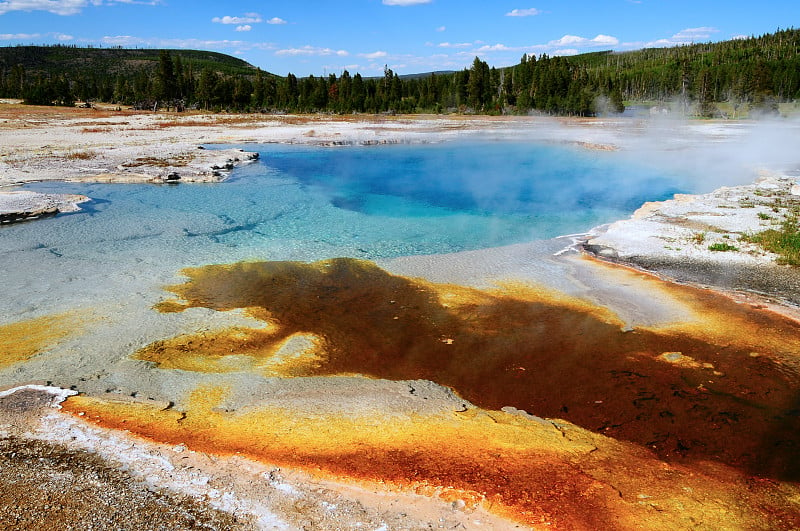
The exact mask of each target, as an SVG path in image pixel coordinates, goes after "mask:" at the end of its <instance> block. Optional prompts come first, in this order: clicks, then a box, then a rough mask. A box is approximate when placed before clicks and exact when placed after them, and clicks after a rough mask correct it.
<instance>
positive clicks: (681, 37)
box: [625, 26, 719, 49]
mask: <svg viewBox="0 0 800 531" xmlns="http://www.w3.org/2000/svg"><path fill="white" fill-rule="evenodd" d="M715 33H719V30H718V29H717V28H712V27H708V26H703V27H700V28H686V29H682V30H681V31H679V32H678V33H676V34H675V35H673V36H672V37H669V38H665V39H657V40H654V41H649V42H626V43H625V48H629V49H636V48H666V47H669V46H681V45H683V44H692V43H695V42H698V41H700V42H704V41H708V40H710V39H711V36H712V35H714V34H715Z"/></svg>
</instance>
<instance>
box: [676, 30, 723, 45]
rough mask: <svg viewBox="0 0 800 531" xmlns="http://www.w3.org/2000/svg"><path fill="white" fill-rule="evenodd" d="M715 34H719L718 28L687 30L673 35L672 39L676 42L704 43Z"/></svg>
mask: <svg viewBox="0 0 800 531" xmlns="http://www.w3.org/2000/svg"><path fill="white" fill-rule="evenodd" d="M715 33H719V30H718V29H717V28H709V27H702V28H686V29H683V30H681V31H679V32H678V33H676V34H675V35H673V36H672V38H673V40H676V41H686V40H689V41H691V42H695V41H704V40H707V39H709V38H711V36H712V35H713V34H715Z"/></svg>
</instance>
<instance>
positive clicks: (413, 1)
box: [383, 0, 433, 6]
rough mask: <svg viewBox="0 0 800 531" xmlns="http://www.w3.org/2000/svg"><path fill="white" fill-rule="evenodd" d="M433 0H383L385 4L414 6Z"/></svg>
mask: <svg viewBox="0 0 800 531" xmlns="http://www.w3.org/2000/svg"><path fill="white" fill-rule="evenodd" d="M432 1H433V0H383V5H385V6H415V5H418V4H430V3H431V2H432Z"/></svg>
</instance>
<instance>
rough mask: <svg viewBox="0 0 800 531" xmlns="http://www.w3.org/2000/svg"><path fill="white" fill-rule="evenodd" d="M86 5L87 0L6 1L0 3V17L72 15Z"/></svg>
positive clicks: (95, 3)
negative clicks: (13, 14)
mask: <svg viewBox="0 0 800 531" xmlns="http://www.w3.org/2000/svg"><path fill="white" fill-rule="evenodd" d="M88 4H89V1H88V0H8V1H6V2H0V15H2V14H4V13H8V12H9V11H49V12H50V13H55V14H56V15H74V14H76V13H80V11H81V10H82V9H83V8H84V7H86V6H87V5H88ZM92 4H93V5H99V2H96V1H93V2H92Z"/></svg>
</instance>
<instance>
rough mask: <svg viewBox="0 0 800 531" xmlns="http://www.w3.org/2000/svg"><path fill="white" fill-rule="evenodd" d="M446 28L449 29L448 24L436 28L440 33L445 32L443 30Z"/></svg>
mask: <svg viewBox="0 0 800 531" xmlns="http://www.w3.org/2000/svg"><path fill="white" fill-rule="evenodd" d="M446 30H447V26H439V27H438V28H436V31H438V32H439V33H441V32H443V31H446Z"/></svg>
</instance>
